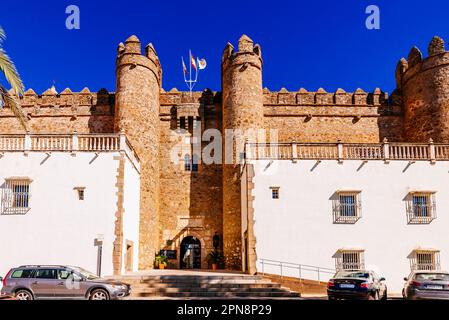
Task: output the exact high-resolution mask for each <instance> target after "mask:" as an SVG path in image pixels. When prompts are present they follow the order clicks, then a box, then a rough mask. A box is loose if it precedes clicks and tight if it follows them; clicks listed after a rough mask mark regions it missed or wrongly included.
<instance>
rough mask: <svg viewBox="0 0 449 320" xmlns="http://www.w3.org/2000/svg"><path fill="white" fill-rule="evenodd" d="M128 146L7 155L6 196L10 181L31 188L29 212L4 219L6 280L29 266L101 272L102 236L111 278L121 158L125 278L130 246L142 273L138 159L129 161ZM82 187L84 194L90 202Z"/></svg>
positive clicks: (1, 260)
mask: <svg viewBox="0 0 449 320" xmlns="http://www.w3.org/2000/svg"><path fill="white" fill-rule="evenodd" d="M118 141H119V140H118V136H117V139H116V142H118ZM76 143H77V142H76ZM127 148H128V150H127V151H122V150H120V148H118V147H117V146H116V147H115V148H110V147H101V148H99V147H98V146H97V147H92V148H91V147H89V146H88V147H86V148H84V150H83V151H73V152H72V151H67V150H62V151H54V152H44V151H32V152H28V153H24V152H23V151H14V152H13V151H6V152H4V153H3V156H2V157H1V158H0V185H1V187H0V192H3V189H4V188H5V183H4V181H5V179H8V178H11V177H20V178H29V179H30V180H31V182H30V184H29V205H28V206H29V208H30V209H29V210H28V211H27V212H26V213H25V214H10V213H4V212H2V213H0V230H1V232H0V275H2V276H4V275H5V273H6V272H7V271H8V270H9V269H10V268H12V267H17V266H19V265H26V264H57V265H59V264H62V265H74V266H80V267H83V268H85V269H88V270H90V271H92V272H94V273H95V272H96V269H97V247H95V246H94V239H96V238H98V237H103V238H104V242H103V254H102V275H112V274H113V242H114V240H115V221H116V213H117V210H118V192H119V187H118V183H117V182H118V175H119V171H120V167H119V164H120V158H122V159H124V160H122V161H124V166H122V168H123V167H124V170H123V171H122V173H123V175H124V184H123V186H122V187H123V190H122V191H123V193H124V198H123V208H124V214H123V240H124V241H123V242H124V244H123V246H124V248H123V250H122V272H124V268H125V260H126V256H125V255H126V241H127V240H128V242H129V243H133V244H134V247H133V251H134V252H133V255H132V256H133V262H132V264H133V270H137V263H138V261H137V260H138V256H139V254H138V247H139V246H138V243H139V200H138V199H139V185H140V174H139V167H138V161H137V160H136V159H135V158H132V157H129V156H128V152H130V150H129V147H127ZM19 149H20V148H19ZM50 149H51V148H50ZM54 149H60V148H54ZM89 149H92V150H89ZM93 149H102V150H99V151H94V150H93ZM76 188H84V200H80V199H79V194H78V191H77V189H76ZM128 254H129V253H128Z"/></svg>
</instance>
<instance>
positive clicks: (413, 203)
mask: <svg viewBox="0 0 449 320" xmlns="http://www.w3.org/2000/svg"><path fill="white" fill-rule="evenodd" d="M434 219H436V205H435V192H411V193H410V194H409V195H408V196H407V222H408V223H409V224H429V223H431V222H432V221H433V220H434Z"/></svg>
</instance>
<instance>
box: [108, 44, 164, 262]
mask: <svg viewBox="0 0 449 320" xmlns="http://www.w3.org/2000/svg"><path fill="white" fill-rule="evenodd" d="M141 50H142V48H141V43H140V41H139V39H138V38H137V37H136V36H131V37H129V38H128V39H127V40H126V42H125V44H123V43H120V45H119V47H118V52H117V64H116V77H117V80H116V81H117V90H116V100H115V123H114V126H115V130H116V131H122V130H123V131H124V132H125V133H126V135H127V136H128V138H129V140H130V142H131V144H132V145H133V146H134V149H135V150H136V152H137V153H138V155H139V157H140V160H141V189H140V240H139V242H140V243H139V269H148V268H152V267H153V261H154V257H155V253H156V251H157V250H158V249H159V239H160V235H159V233H160V232H159V134H160V133H159V97H160V91H161V81H162V71H161V70H162V69H161V65H160V62H159V58H158V57H157V55H156V51H155V50H154V47H153V45H152V44H149V45H147V46H146V48H145V54H144V55H142V51H141Z"/></svg>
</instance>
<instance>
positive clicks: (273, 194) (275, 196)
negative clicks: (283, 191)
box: [270, 187, 280, 200]
mask: <svg viewBox="0 0 449 320" xmlns="http://www.w3.org/2000/svg"><path fill="white" fill-rule="evenodd" d="M270 189H271V198H272V199H275V200H277V199H279V189H280V188H279V187H271V188H270Z"/></svg>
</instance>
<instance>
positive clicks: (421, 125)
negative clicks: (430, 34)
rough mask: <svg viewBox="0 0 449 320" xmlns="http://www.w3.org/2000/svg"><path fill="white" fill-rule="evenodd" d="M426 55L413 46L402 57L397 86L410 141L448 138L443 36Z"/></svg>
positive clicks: (447, 63)
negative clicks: (404, 57) (400, 95)
mask: <svg viewBox="0 0 449 320" xmlns="http://www.w3.org/2000/svg"><path fill="white" fill-rule="evenodd" d="M428 54H429V56H428V57H427V58H426V59H423V56H422V54H421V51H420V50H419V49H418V48H416V47H414V48H413V49H412V50H411V51H410V54H409V56H408V59H407V60H405V59H402V60H401V61H399V63H398V66H397V69H396V82H397V87H398V89H399V90H401V92H402V95H403V99H404V109H405V119H404V128H405V139H406V140H407V141H410V142H428V141H429V139H433V140H434V141H435V142H438V143H447V142H449V52H447V51H446V49H445V44H444V41H443V39H441V38H439V37H434V38H433V39H432V41H431V43H430V44H429V48H428Z"/></svg>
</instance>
